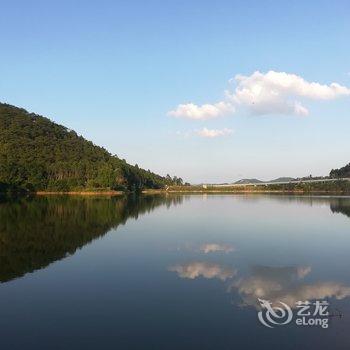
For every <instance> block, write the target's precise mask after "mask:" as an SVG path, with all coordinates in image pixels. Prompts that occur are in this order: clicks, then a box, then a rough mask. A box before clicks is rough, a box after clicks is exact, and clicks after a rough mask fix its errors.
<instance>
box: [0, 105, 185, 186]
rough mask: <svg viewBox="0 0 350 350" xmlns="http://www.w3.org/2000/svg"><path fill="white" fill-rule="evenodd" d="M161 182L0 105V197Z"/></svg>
mask: <svg viewBox="0 0 350 350" xmlns="http://www.w3.org/2000/svg"><path fill="white" fill-rule="evenodd" d="M174 184H182V179H181V178H177V177H174V178H171V177H170V176H169V175H168V176H167V177H162V176H159V175H157V174H154V173H152V172H151V171H150V170H144V169H141V168H139V167H138V166H137V165H135V166H132V165H130V164H128V163H126V161H125V160H122V159H119V158H118V157H117V156H112V155H111V154H110V153H108V152H107V151H106V150H105V149H104V148H101V147H98V146H95V145H94V144H93V143H92V142H89V141H87V140H85V139H84V138H83V137H82V136H79V135H77V133H76V132H75V131H72V130H69V129H67V128H65V127H64V126H61V125H58V124H56V123H54V122H52V121H50V120H49V119H47V118H44V117H42V116H39V115H36V114H33V113H28V112H27V111H26V110H24V109H21V108H17V107H14V106H11V105H8V104H3V103H0V192H6V191H15V190H17V191H18V190H25V191H64V192H68V191H84V190H85V191H86V190H92V191H100V190H103V191H105V190H129V191H137V190H142V189H144V188H155V189H160V188H164V187H165V186H166V185H174Z"/></svg>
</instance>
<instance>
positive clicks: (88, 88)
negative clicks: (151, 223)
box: [0, 0, 350, 182]
mask: <svg viewBox="0 0 350 350" xmlns="http://www.w3.org/2000/svg"><path fill="white" fill-rule="evenodd" d="M349 16H350V3H349V2H348V1H332V2H331V1H320V0H318V1H232V0H231V1H205V0H202V1H164V0H163V1H152V0H150V1H103V0H102V1H62V0H61V1H35V0H33V1H30V2H29V1H16V0H12V1H1V12H0V45H1V46H0V47H1V54H0V77H1V79H0V100H1V101H3V102H8V103H11V104H14V105H17V106H21V107H24V108H26V109H27V110H29V111H33V112H36V113H38V114H42V115H45V116H47V117H49V118H51V119H53V120H54V121H56V122H58V123H60V124H64V125H66V126H68V127H70V128H72V129H75V130H76V131H77V132H78V133H80V134H82V135H83V136H84V137H86V138H87V139H90V140H92V141H93V142H94V143H96V144H98V145H101V146H104V147H106V148H107V149H108V150H109V151H110V152H111V153H113V154H117V155H118V156H120V157H121V158H125V159H127V160H128V161H129V162H130V163H132V164H134V163H137V164H139V165H140V166H142V167H144V168H146V169H148V168H149V169H152V170H153V171H156V172H159V173H161V174H167V173H170V174H172V175H178V176H181V177H183V178H184V179H185V180H187V181H190V182H202V181H203V182H226V181H233V180H237V179H239V178H242V177H244V178H251V177H257V178H262V179H269V178H276V177H279V176H304V175H309V174H313V175H319V174H320V175H326V174H328V172H329V171H330V169H331V168H335V167H339V166H343V165H345V164H346V163H348V162H349V161H350V154H349V146H350V138H349V131H350V96H349V94H348V90H347V89H348V88H349V87H350V45H349V43H348V41H349V37H350V21H349ZM257 71H258V72H260V73H259V74H260V75H259V74H258V75H254V72H257ZM269 71H272V72H274V73H272V74H275V75H272V76H270V75H268V72H269ZM283 72H285V73H287V75H286V76H284V75H282V73H283ZM238 74H240V75H243V76H244V77H245V78H244V79H243V81H242V82H241V85H239V82H238V81H237V80H235V79H234V77H235V76H236V75H238ZM232 78H233V81H231V82H229V80H230V79H232ZM270 78H271V79H272V80H271V79H270ZM271 81H272V83H271ZM286 81H287V83H288V84H290V85H288V86H289V87H288V88H286V87H285V85H283V84H284V82H286ZM311 82H317V83H319V84H321V85H320V86H321V87H320V86H316V87H315V86H314V85H312V84H310V83H311ZM333 82H335V83H337V84H339V86H341V87H342V89H343V90H341V89H340V88H337V87H334V86H333V87H332V86H331V85H330V84H331V83H333ZM271 84H273V86H272V85H271ZM281 84H282V85H281ZM271 86H272V87H271ZM337 86H338V85H337ZM237 88H238V89H240V92H241V93H242V91H243V94H244V92H247V93H248V95H249V93H251V92H254V93H255V92H256V88H258V93H259V94H260V91H262V92H263V93H266V92H267V95H266V94H265V95H264V94H263V95H259V98H261V96H263V98H264V100H261V99H260V100H257V99H255V98H256V96H255V95H254V96H255V97H254V96H253V97H251V96H250V95H249V96H250V97H249V96H248V95H247V96H248V97H247V96H246V95H245V96H243V97H242V96H240V97H239V98H238V97H237V96H238V93H237V90H236V89H237ZM244 89H248V90H244ZM271 89H272V90H271ZM225 90H229V91H230V96H231V97H230V98H228V97H227V95H226V96H225ZM271 91H272V93H273V95H271V94H270V92H271ZM275 93H277V94H281V96H282V97H281V98H280V97H278V99H277V100H276V99H275V97H273V96H275ZM279 96H280V95H279ZM272 97H273V98H272ZM247 98H248V100H247ZM249 98H250V100H249ZM252 98H253V100H252ZM220 102H222V103H224V104H225V106H226V105H227V104H229V108H228V109H229V110H228V111H227V110H225V111H224V112H222V111H221V109H220V108H219V111H218V112H217V111H216V112H217V113H216V112H215V113H214V114H215V115H214V116H213V115H211V117H210V116H209V117H208V115H206V114H205V111H204V110H203V109H201V106H202V105H203V104H207V105H209V106H215V105H216V104H217V103H220ZM188 103H193V104H194V105H195V107H194V108H197V109H196V111H197V112H198V113H197V116H198V118H197V119H194V118H193V116H192V117H191V116H190V117H189V115H190V114H188V115H186V114H185V115H181V113H180V112H179V113H178V114H177V115H175V114H176V113H175V112H176V111H179V110H178V106H179V105H181V104H183V105H185V106H187V104H188ZM296 103H297V104H298V106H299V105H301V106H302V107H303V110H302V111H305V110H307V111H308V113H303V112H300V109H299V112H300V113H298V112H296V111H297V109H298V108H297V107H295V106H296ZM231 107H232V109H234V111H233V110H231ZM186 108H187V107H186ZM210 108H212V107H210ZM171 111H173V114H172V113H171ZM169 112H170V113H169ZM182 112H183V110H182ZM203 113H204V114H203ZM182 114H184V113H182ZM304 114H307V115H304ZM208 136H212V137H208ZM214 136H215V137H214Z"/></svg>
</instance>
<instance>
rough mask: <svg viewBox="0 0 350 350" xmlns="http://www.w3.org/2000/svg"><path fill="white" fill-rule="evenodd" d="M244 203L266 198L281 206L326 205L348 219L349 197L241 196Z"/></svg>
mask: <svg viewBox="0 0 350 350" xmlns="http://www.w3.org/2000/svg"><path fill="white" fill-rule="evenodd" d="M241 198H242V200H244V201H249V200H250V201H252V202H257V201H264V200H266V198H268V199H270V200H274V201H278V202H279V203H281V204H290V203H297V204H304V205H308V206H311V207H312V206H314V205H315V206H317V205H326V206H329V208H330V210H331V211H332V213H341V214H344V215H346V216H348V217H350V197H328V196H296V195H266V194H263V195H260V194H257V195H254V194H253V195H252V194H248V195H241Z"/></svg>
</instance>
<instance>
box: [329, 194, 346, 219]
mask: <svg viewBox="0 0 350 350" xmlns="http://www.w3.org/2000/svg"><path fill="white" fill-rule="evenodd" d="M330 207H331V210H332V213H341V214H344V215H346V216H348V217H349V218H350V198H334V199H333V200H332V202H331V205H330Z"/></svg>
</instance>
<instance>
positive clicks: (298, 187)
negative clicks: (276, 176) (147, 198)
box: [145, 180, 350, 194]
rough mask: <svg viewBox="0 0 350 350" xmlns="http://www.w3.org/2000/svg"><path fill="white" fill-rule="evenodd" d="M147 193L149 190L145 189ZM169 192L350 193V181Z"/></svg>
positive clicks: (189, 188)
mask: <svg viewBox="0 0 350 350" xmlns="http://www.w3.org/2000/svg"><path fill="white" fill-rule="evenodd" d="M145 192H146V193H147V192H148V191H145ZM153 192H155V191H153ZM166 192H168V193H286V194H288V193H323V194H328V193H329V194H350V181H343V180H339V181H334V182H326V181H324V182H322V181H321V182H312V183H308V182H300V183H288V184H267V185H266V184H264V185H260V184H257V185H232V186H215V185H207V186H202V185H197V186H170V187H168V188H167V191H166Z"/></svg>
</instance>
